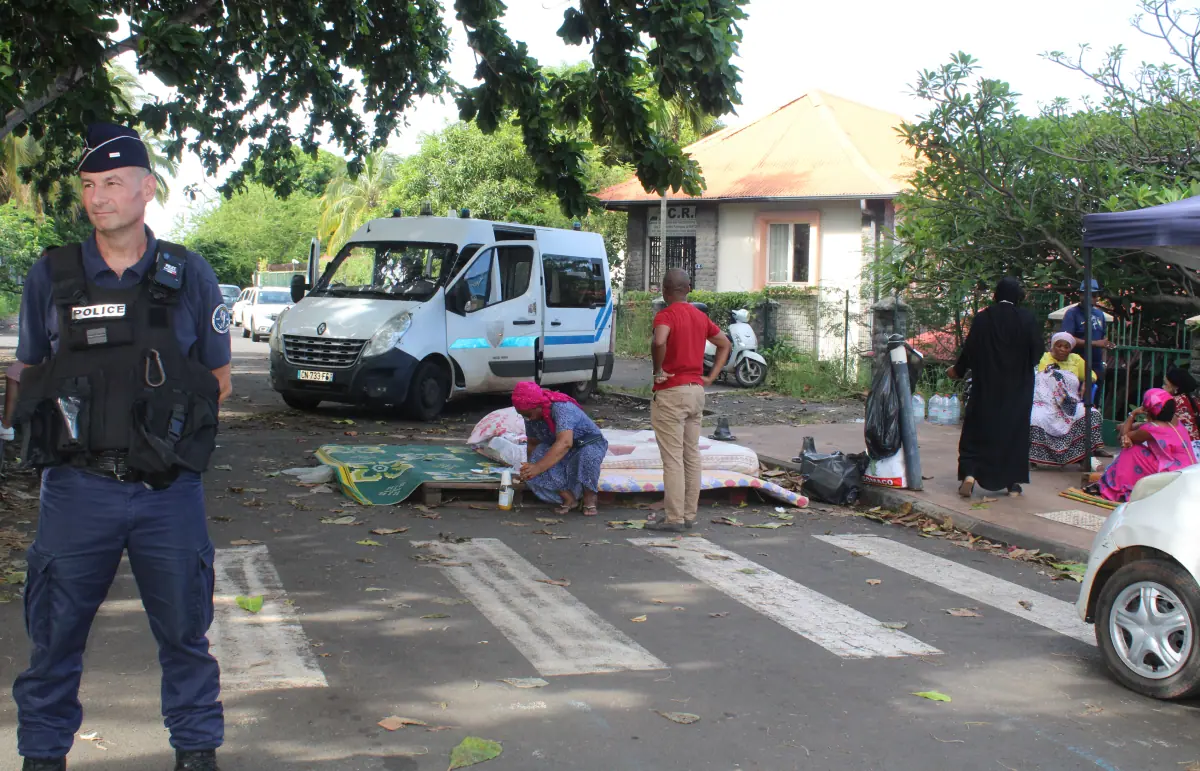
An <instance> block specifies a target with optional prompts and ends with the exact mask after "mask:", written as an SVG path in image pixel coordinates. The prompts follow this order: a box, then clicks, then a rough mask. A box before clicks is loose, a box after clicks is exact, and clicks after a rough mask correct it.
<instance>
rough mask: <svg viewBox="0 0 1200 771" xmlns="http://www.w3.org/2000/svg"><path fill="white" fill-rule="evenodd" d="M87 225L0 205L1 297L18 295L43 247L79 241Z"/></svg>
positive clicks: (68, 218)
mask: <svg viewBox="0 0 1200 771" xmlns="http://www.w3.org/2000/svg"><path fill="white" fill-rule="evenodd" d="M87 233H88V227H87V223H86V222H84V223H80V222H79V221H77V220H75V219H73V218H72V217H70V215H69V214H68V215H63V216H61V217H60V218H58V219H55V218H54V217H51V216H38V215H36V214H34V213H33V212H32V211H30V210H29V209H27V208H24V207H21V206H18V205H17V204H16V203H15V202H12V201H10V202H8V203H6V204H3V205H0V295H2V294H8V295H11V296H13V297H16V296H19V295H20V293H21V288H20V282H21V280H22V279H23V278H24V277H25V274H27V273H28V272H29V269H30V268H31V267H32V266H33V263H34V262H36V261H37V259H38V257H39V256H40V255H41V253H42V250H43V249H45V248H46V247H54V246H61V245H63V244H67V243H72V242H77V241H82V240H83V239H84V238H86V237H87Z"/></svg>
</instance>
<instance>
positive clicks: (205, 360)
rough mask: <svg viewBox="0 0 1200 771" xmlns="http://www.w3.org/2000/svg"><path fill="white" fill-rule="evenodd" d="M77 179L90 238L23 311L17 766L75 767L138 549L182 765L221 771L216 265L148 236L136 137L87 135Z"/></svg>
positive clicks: (44, 263) (51, 261) (224, 321)
mask: <svg viewBox="0 0 1200 771" xmlns="http://www.w3.org/2000/svg"><path fill="white" fill-rule="evenodd" d="M79 181H80V183H81V185H82V198H83V207H84V208H85V209H86V211H87V215H88V218H89V219H90V220H91V222H92V225H93V226H94V227H95V230H94V232H93V234H92V236H91V237H90V238H89V239H88V240H87V241H86V242H85V243H83V244H73V245H69V246H65V247H60V248H58V249H55V250H52V251H51V252H50V253H48V254H47V255H46V256H44V257H43V258H42V259H40V260H39V261H38V262H37V263H36V264H34V266H33V268H32V269H31V270H30V271H29V275H28V277H27V278H26V281H25V288H24V295H23V297H22V302H21V330H20V339H19V342H18V346H17V358H18V359H19V360H20V361H22V362H24V363H25V364H26V365H28V366H27V368H26V369H25V370H24V371H23V372H22V373H21V393H20V397H19V400H18V404H17V410H16V419H17V422H18V423H20V424H21V426H22V432H23V436H24V442H25V444H24V447H23V449H22V457H23V458H25V459H26V462H27V463H28V464H30V465H32V466H33V467H35V468H40V469H42V491H41V510H40V518H39V522H38V529H37V537H36V539H35V540H34V543H33V546H32V547H30V549H29V555H28V559H29V567H28V573H27V585H26V590H25V617H26V625H27V631H28V634H29V639H30V643H31V646H32V654H31V656H30V664H29V669H27V670H26V671H25V672H23V673H22V674H21V675H20V676H19V677H18V678H17V681H16V683H15V685H14V686H13V698H14V700H15V701H16V703H17V709H18V734H17V736H18V749H19V751H20V754H21V755H22V756H23V757H24V758H25V763H24V771H57V770H58V769H65V768H66V755H67V752H68V751H69V750H70V749H71V743H72V739H73V738H74V735H75V733H76V731H78V730H79V727H80V724H81V723H82V719H83V714H82V709H81V706H80V703H79V699H78V691H79V680H80V676H81V674H82V671H83V652H84V646H85V644H86V642H87V637H88V631H89V629H90V628H91V625H92V619H93V618H94V617H95V615H96V611H97V609H98V608H99V607H100V604H101V602H103V601H104V597H105V595H106V594H107V593H108V589H109V586H110V585H111V584H112V581H113V578H114V576H115V574H116V572H117V567H118V566H119V565H120V562H121V557H122V554H123V553H124V552H125V551H128V553H129V564H130V567H131V568H132V570H133V575H134V578H135V579H136V580H137V584H138V589H139V591H140V593H141V596H142V603H143V605H144V606H145V608H146V613H147V615H148V616H149V618H150V628H151V631H152V632H153V633H154V637H155V639H156V640H157V642H158V651H159V662H160V663H161V665H162V713H163V715H164V716H165V718H166V720H165V723H166V726H167V728H168V729H169V731H170V735H171V745H172V746H173V747H174V748H175V751H176V765H175V768H176V771H216V769H217V764H216V752H215V751H216V748H217V747H218V746H219V745H220V744H221V741H222V739H223V736H224V718H223V713H222V708H221V702H220V701H218V695H219V691H220V675H219V670H218V667H217V662H216V659H214V658H213V656H212V655H211V654H210V653H209V650H208V639H207V638H206V635H207V633H208V627H209V625H210V624H211V623H212V614H213V545H212V542H211V541H210V540H209V537H208V531H207V526H206V522H205V515H204V491H203V488H202V487H201V479H200V474H201V472H203V471H204V470H205V468H206V467H207V464H208V458H209V455H210V454H211V453H212V451H213V448H214V447H215V439H216V430H217V409H218V405H219V403H220V401H221V400H223V399H224V398H225V397H227V396H228V395H229V394H230V392H231V390H232V387H231V385H230V347H229V325H230V320H231V317H230V314H229V310H228V309H227V308H226V307H225V306H224V300H223V299H222V297H221V290H220V288H219V287H218V285H217V278H216V276H215V274H214V273H213V270H212V268H211V267H210V266H209V264H208V263H207V262H205V261H204V260H203V259H202V258H201V257H199V256H198V255H196V254H192V253H190V252H188V251H186V250H185V249H183V248H182V247H179V246H176V245H175V244H170V243H168V242H166V241H160V240H158V239H156V238H155V237H154V234H153V233H151V232H150V229H149V228H147V227H146V225H145V214H146V204H147V203H149V202H150V201H151V200H153V199H154V192H155V187H156V183H155V178H154V175H153V174H152V173H151V170H150V162H149V157H148V155H147V152H146V147H145V145H144V144H142V141H141V139H139V138H138V135H137V133H136V132H134V131H132V130H130V129H128V128H125V127H122V126H115V125H111V124H97V125H92V126H89V127H88V132H87V148H86V150H85V152H84V155H83V158H82V160H81V162H80V164H79Z"/></svg>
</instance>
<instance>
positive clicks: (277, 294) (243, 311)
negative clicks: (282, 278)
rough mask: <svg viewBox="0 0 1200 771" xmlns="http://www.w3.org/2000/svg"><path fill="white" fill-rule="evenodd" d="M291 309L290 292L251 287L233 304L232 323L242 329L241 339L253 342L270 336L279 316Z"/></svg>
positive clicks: (277, 288) (279, 289)
mask: <svg viewBox="0 0 1200 771" xmlns="http://www.w3.org/2000/svg"><path fill="white" fill-rule="evenodd" d="M290 307H292V296H291V292H290V291H289V290H287V289H283V288H279V287H269V286H268V287H261V286H257V287H251V288H249V289H247V290H246V291H244V292H242V296H241V297H240V298H238V301H237V302H236V303H234V304H233V323H234V325H235V326H239V327H241V328H242V337H249V338H251V339H252V340H254V342H256V343H257V342H258V341H259V340H262V339H264V338H265V337H266V336H267V335H269V334H271V327H273V326H275V320H276V319H278V318H279V314H280V313H283V312H284V311H285V310H287V309H288V308H290Z"/></svg>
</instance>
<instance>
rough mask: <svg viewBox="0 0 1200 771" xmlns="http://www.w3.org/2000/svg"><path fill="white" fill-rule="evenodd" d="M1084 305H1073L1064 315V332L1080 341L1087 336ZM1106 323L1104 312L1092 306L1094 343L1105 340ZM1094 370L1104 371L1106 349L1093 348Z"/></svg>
mask: <svg viewBox="0 0 1200 771" xmlns="http://www.w3.org/2000/svg"><path fill="white" fill-rule="evenodd" d="M1082 305H1083V303H1079V304H1078V305H1072V306H1071V307H1070V308H1067V312H1066V313H1065V314H1063V320H1062V331H1064V332H1066V333H1067V334H1071V335H1075V337H1077V338H1079V339H1080V340H1082V339H1083V336H1084V334H1085V331H1084V328H1083V308H1082V307H1081V306H1082ZM1106 331H1107V330H1106V327H1105V322H1104V311H1102V310H1100V309H1099V308H1097V307H1096V306H1094V305H1093V306H1092V342H1095V341H1097V340H1103V339H1104V335H1105V333H1106ZM1092 369H1094V370H1102V369H1104V349H1103V348H1096V347H1094V346H1093V347H1092Z"/></svg>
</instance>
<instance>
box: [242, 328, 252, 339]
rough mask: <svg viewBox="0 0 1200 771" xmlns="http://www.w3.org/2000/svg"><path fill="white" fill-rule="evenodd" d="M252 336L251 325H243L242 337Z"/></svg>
mask: <svg viewBox="0 0 1200 771" xmlns="http://www.w3.org/2000/svg"><path fill="white" fill-rule="evenodd" d="M249 336H250V327H242V337H249Z"/></svg>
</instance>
